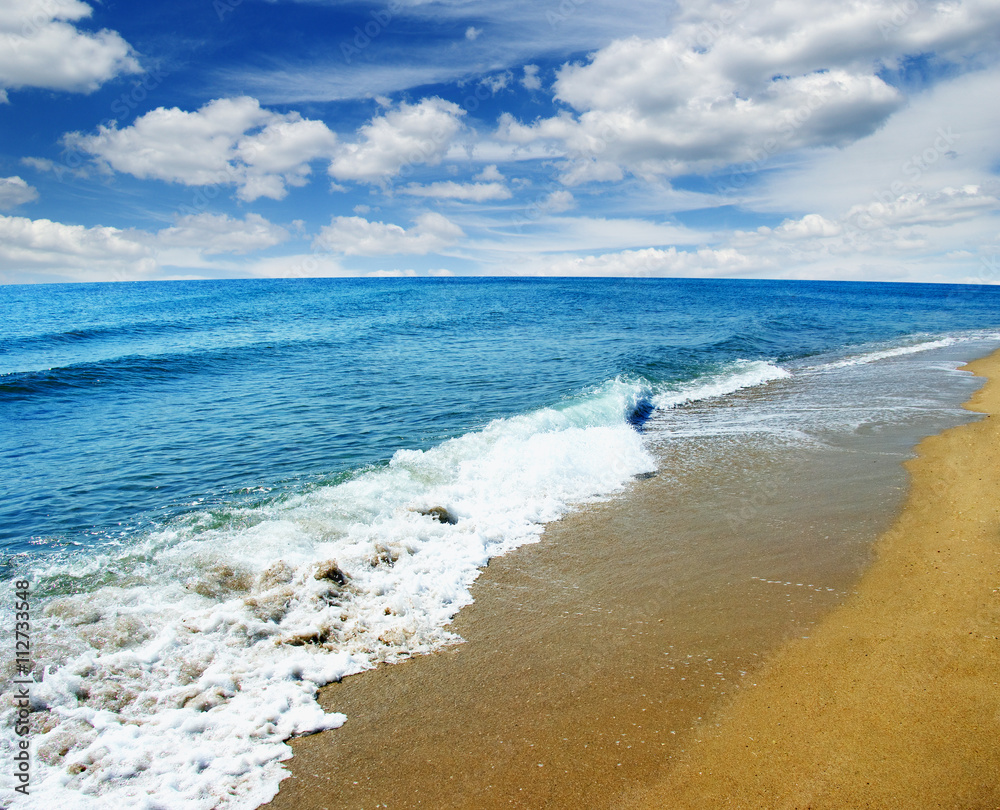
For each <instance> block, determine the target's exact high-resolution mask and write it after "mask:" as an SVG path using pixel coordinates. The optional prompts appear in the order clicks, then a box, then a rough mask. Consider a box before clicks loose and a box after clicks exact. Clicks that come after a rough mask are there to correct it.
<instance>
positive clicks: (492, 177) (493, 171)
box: [473, 164, 504, 183]
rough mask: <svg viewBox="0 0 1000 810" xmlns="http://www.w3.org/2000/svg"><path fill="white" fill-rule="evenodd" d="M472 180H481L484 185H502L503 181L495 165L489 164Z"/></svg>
mask: <svg viewBox="0 0 1000 810" xmlns="http://www.w3.org/2000/svg"><path fill="white" fill-rule="evenodd" d="M473 179H474V180H481V181H483V182H485V183H502V182H503V181H504V176H503V174H501V173H500V170H499V169H498V168H497V167H496V164H491V165H489V166H484V167H483V170H482V171H481V172H480V173H479V174H477V175H476V176H475V177H474V178H473Z"/></svg>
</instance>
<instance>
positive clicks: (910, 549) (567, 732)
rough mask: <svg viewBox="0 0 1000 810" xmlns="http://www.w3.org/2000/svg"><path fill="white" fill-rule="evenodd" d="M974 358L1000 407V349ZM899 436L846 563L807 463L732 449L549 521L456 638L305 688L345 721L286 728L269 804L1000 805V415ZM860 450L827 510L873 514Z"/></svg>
mask: <svg viewBox="0 0 1000 810" xmlns="http://www.w3.org/2000/svg"><path fill="white" fill-rule="evenodd" d="M970 368H971V370H973V371H975V372H977V373H979V374H984V375H985V374H987V373H989V374H991V375H993V376H994V377H995V378H996V379H995V380H994V381H993V382H991V383H989V385H988V386H987V387H986V388H984V389H983V390H982V391H981V392H980V393H979V394H978V395H977V396H976V397H975V398H974V399H973V400H972V403H971V406H972V407H974V408H975V409H977V410H983V411H986V412H988V413H991V414H992V413H998V412H1000V352H998V353H997V354H996V355H994V356H992V357H991V358H987V359H986V360H983V361H978V362H977V363H975V364H972V366H971V367H970ZM918 449H919V453H920V457H919V458H918V459H916V460H914V461H912V462H910V463H909V464H908V466H909V468H910V472H911V474H912V487H911V491H910V495H909V498H908V501H907V506H906V508H905V509H904V510H903V512H902V514H901V515H900V517H899V518H898V519H897V521H896V523H895V525H894V526H893V527H892V528H891V530H889V531H888V532H887V533H886V534H885V535H884V537H883V538H882V540H881V541H880V543H879V544H878V559H877V561H876V562H875V563H874V565H872V566H871V568H870V570H868V572H867V573H866V574H865V575H864V577H863V578H862V579H861V582H860V585H858V587H857V588H854V586H855V585H856V584H857V582H858V577H859V575H860V572H861V570H862V568H863V566H864V564H865V563H866V562H867V560H866V557H865V552H864V551H863V549H862V550H860V551H859V550H858V548H857V547H856V546H855V547H852V546H851V544H850V543H844V542H835V541H836V538H834V539H833V541H831V542H824V543H819V544H817V543H816V542H815V539H816V538H813V537H811V535H810V533H811V532H815V530H816V527H817V526H823V525H825V520H824V515H823V514H822V509H823V507H822V505H821V504H822V499H821V498H818V497H817V498H810V495H809V492H808V487H809V486H810V485H813V486H815V484H810V480H811V479H810V477H809V476H806V475H803V474H801V473H802V472H803V471H801V470H795V469H791V470H787V469H786V470H784V472H783V473H781V471H780V470H771V469H770V468H769V467H768V464H769V462H768V459H766V458H761V459H755V458H753V457H752V454H751V455H749V456H747V455H746V454H744V455H743V456H740V459H741V462H743V463H745V464H746V465H748V466H747V469H745V470H736V471H734V470H733V469H732V465H731V464H730V465H729V466H724V465H714V464H711V463H709V464H706V465H705V468H704V469H698V470H688V473H687V479H684V478H682V479H671V480H664V479H663V478H658V479H653V480H652V481H648V482H642V483H641V485H639V486H637V488H636V491H635V492H633V493H631V494H630V496H629V498H628V499H625V500H624V501H622V500H619V501H612V502H609V503H607V504H602V505H599V506H597V507H595V508H591V509H588V510H584V511H582V512H580V513H577V514H573V515H570V516H569V517H567V518H565V519H564V520H562V521H559V522H558V523H556V524H553V525H552V526H550V527H548V528H547V529H546V533H545V538H544V542H543V543H541V544H539V545H536V546H529V547H524V548H522V549H519V550H518V551H517V552H515V553H513V554H511V555H508V556H507V557H504V558H500V559H498V560H494V561H493V562H492V563H491V564H490V566H489V568H488V569H487V571H486V572H485V573H484V574H483V576H482V577H481V579H480V580H479V581H478V582H477V583H476V586H475V598H476V602H475V604H474V605H472V606H470V607H469V608H467V609H465V610H463V611H462V612H461V613H460V614H459V616H458V617H457V619H456V622H455V628H454V629H455V630H456V631H457V632H459V633H460V634H461V635H462V636H463V637H464V638H465V639H467V641H466V643H465V644H461V645H458V646H456V647H453V648H450V649H447V650H445V651H443V652H441V653H438V654H435V655H431V656H423V657H420V658H416V659H414V660H412V661H410V662H407V663H405V664H400V665H396V666H392V667H386V668H381V669H378V670H375V671H372V672H368V673H364V674H362V675H360V676H356V677H352V678H348V679H346V680H345V681H344V682H343V683H342V684H336V685H333V686H332V687H329V688H328V689H326V690H324V692H323V695H322V702H323V705H324V707H325V708H327V709H328V710H338V711H344V712H345V713H346V714H347V715H348V718H349V719H348V722H347V724H346V725H345V726H344V727H343V728H342V729H339V730H337V731H334V732H332V733H327V734H319V735H315V736H312V737H306V738H303V739H300V740H296V741H294V743H293V748H294V750H295V756H294V758H293V759H292V760H291V762H290V768H291V771H292V774H293V776H292V778H290V779H288V780H286V781H285V782H283V783H282V787H281V791H280V793H279V794H278V796H277V797H276V798H275V800H274V801H273V802H272V804H271V806H272V807H273V808H277V809H278V810H283V809H291V808H294V809H295V810H318V809H319V808H361V807H380V806H382V807H390V808H408V807H427V808H475V809H476V810H480V809H482V810H486V808H494V807H522V808H543V807H551V808H587V810H590V809H591V808H612V807H623V808H624V807H628V808H637V807H656V808H673V807H692V806H693V807H699V808H703V807H730V806H732V807H754V808H756V807H762V808H770V807H830V808H834V807H836V808H853V807H906V808H924V807H938V806H940V807H969V808H971V807H983V808H1000V787H998V785H1000V780H998V778H997V774H1000V744H998V740H1000V697H998V695H1000V687H998V686H997V681H998V680H1000V642H998V641H997V636H998V635H1000V630H998V627H1000V590H998V588H1000V516H998V512H997V506H998V505H997V500H996V496H997V493H998V492H1000V487H998V486H997V485H998V483H1000V464H998V461H1000V458H998V456H1000V422H997V420H996V419H995V418H990V419H984V420H982V421H979V422H977V423H974V424H970V425H965V426H962V427H959V428H956V429H953V430H949V431H946V432H945V433H944V434H942V435H940V436H937V437H933V438H931V439H928V440H925V441H924V442H923V443H922V444H921V445H920V446H919V448H918ZM859 463H860V462H859ZM865 463H870V461H866V462H865ZM810 469H811V468H810ZM779 473H781V474H783V475H785V476H786V478H784V479H780V478H775V476H776V475H778V474H779ZM866 474H867V473H866V470H865V469H864V468H861V467H859V468H858V469H857V470H854V471H852V475H851V482H849V483H848V484H846V485H845V486H846V487H847V488H846V489H845V490H844V493H843V494H844V497H847V498H849V499H850V500H851V502H852V503H854V502H856V503H857V504H858V506H857V514H856V515H853V516H849V519H845V518H844V516H843V515H839V516H838V520H839V521H840V524H841V526H842V529H843V531H844V532H845V533H846V535H845V536H847V535H850V536H853V535H857V536H858V537H864V536H866V532H868V533H869V535H873V534H874V531H875V528H876V525H875V524H878V521H877V520H875V521H874V523H873V522H872V519H870V518H868V517H866V515H868V514H869V513H874V511H876V510H873V508H872V505H871V504H870V503H866V501H865V493H866V492H867V491H868V490H869V489H871V488H870V487H867V483H866V477H865V476H866ZM747 476H751V477H753V478H754V480H757V481H761V480H767V481H772V485H771V489H770V491H769V492H764V493H763V494H760V493H759V492H758V493H755V498H756V501H755V503H756V508H759V509H760V510H761V512H760V513H761V514H764V513H767V514H768V515H771V514H772V511H773V510H771V507H772V506H781V507H782V508H785V509H786V510H790V511H788V513H787V515H786V521H785V523H784V524H782V525H781V526H780V527H777V528H778V529H780V530H776V527H775V525H774V524H773V519H771V518H769V520H772V522H771V523H767V522H766V521H760V520H755V519H754V517H755V516H754V515H749V514H747V512H746V508H745V506H741V504H744V503H745V499H746V491H745V489H742V487H745V481H746V480H747ZM740 482H743V483H740ZM850 487H854V490H853V491H851V490H850ZM796 488H798V489H796ZM693 492H698V493H705V492H710V493H712V495H711V497H712V498H715V499H716V502H715V503H713V504H709V508H706V504H705V502H704V498H702V501H701V503H700V504H699V506H698V509H697V510H696V513H686V512H685V503H686V502H687V500H688V499H689V498H688V496H689V495H690V494H691V493H693ZM790 494H791V497H789V495H790ZM768 499H770V500H772V501H773V504H770V505H769V504H768V503H767V501H768ZM788 504H792V506H789V505H788ZM796 504H798V505H797V506H796ZM741 508H742V510H743V511H742V512H741ZM733 515H737V516H739V521H740V522H739V525H734V523H733ZM713 521H714V522H713ZM866 521H868V522H866ZM758 524H761V525H758ZM765 524H766V525H765ZM886 525H888V522H887V521H886V522H885V523H884V524H879V525H878V526H877V528H879V529H882V528H885V526H886ZM753 531H760V535H759V537H753V536H749V537H748V533H752V532H753ZM668 535H669V536H670V538H671V542H670V543H664V542H662V540H663V538H664V537H665V536H668ZM776 537H781V538H783V540H782V543H783V545H774V543H775V542H776V541H775V540H774V538H776ZM748 539H749V541H750V542H751V544H752V545H753V547H755V548H760V549H763V550H762V551H761V552H760V554H761V556H760V557H759V558H758V559H756V560H755V561H752V562H750V563H747V562H746V560H745V559H744V558H745V555H746V548H747V542H748ZM821 539H823V538H821ZM709 540H710V542H707V541H709ZM870 540H871V536H868V540H866V541H865V543H863V544H862V545H863V546H866V545H867V543H870ZM768 543H770V544H771V545H770V546H769V545H768ZM695 546H696V547H697V552H698V553H697V554H693V553H691V552H692V550H693V549H694V548H695ZM801 547H805V548H806V549H807V552H806V553H802V552H801V551H797V549H800V548H801ZM706 548H710V549H711V551H710V552H707V551H706ZM651 549H657V551H656V552H653V551H651ZM845 549H846V551H845ZM852 549H853V550H852ZM838 550H839V551H838ZM824 554H826V555H827V556H823V555H824ZM695 558H697V559H698V560H699V563H698V565H699V566H700V568H699V569H698V570H695V571H692V570H691V560H692V559H695ZM747 565H750V566H751V568H750V569H749V570H745V569H746V567H747ZM731 571H738V572H739V573H740V576H736V577H733V576H730V574H729V573H728V572H731ZM751 573H754V574H759V575H760V576H751V575H750V574H751ZM779 579H780V580H788V581H791V582H792V583H795V584H796V586H797V587H791V588H783V587H781V588H775V587H774V586H773V584H772V585H765V584H764V583H763V581H764V580H779ZM852 589H853V590H855V593H854V594H853V595H851V596H848V595H847V594H848V593H849V592H850V591H851V590H852ZM820 620H822V621H821V623H820V624H819V625H815V623H816V622H817V621H820ZM804 635H807V636H809V637H808V638H807V639H803V638H802V636H804ZM790 639H794V640H792V641H789V640H790Z"/></svg>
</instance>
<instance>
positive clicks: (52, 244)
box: [0, 216, 157, 283]
mask: <svg viewBox="0 0 1000 810" xmlns="http://www.w3.org/2000/svg"><path fill="white" fill-rule="evenodd" d="M156 269H157V263H156V260H155V258H154V256H153V252H152V250H151V249H150V247H149V246H148V245H146V244H144V243H143V241H142V240H141V239H139V238H136V235H135V234H134V233H131V232H128V231H123V230H120V229H118V228H108V227H100V226H98V227H94V228H86V227H84V226H82V225H64V224H62V223H60V222H53V221H52V220H49V219H27V218H25V217H8V216H0V278H2V279H3V281H5V282H8V283H16V282H23V281H30V280H36V279H38V278H45V279H46V280H61V281H98V280H105V279H108V278H121V279H124V278H145V277H148V276H149V275H150V274H151V273H152V272H154V271H155V270H156Z"/></svg>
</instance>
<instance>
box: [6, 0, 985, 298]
mask: <svg viewBox="0 0 1000 810" xmlns="http://www.w3.org/2000/svg"><path fill="white" fill-rule="evenodd" d="M998 43H1000V0H940V1H939V2H929V0H856V1H854V2H851V1H846V2H829V0H825V1H824V2H819V1H817V0H794V2H793V0H730V2H720V3H716V2H699V1H698V0H677V2H650V1H649V0H635V2H627V3H621V2H612V0H541V1H540V2H524V0H491V2H482V1H481V0H386V1H385V2H383V1H382V0H378V2H371V3H369V2H344V1H343V0H171V2H169V3H136V2H122V0H104V1H103V2H98V0H89V2H84V0H0V283H6V284H20V283H36V282H71V281H140V280H157V279H202V278H246V277H274V278H301V277H329V276H366V275H416V276H442V275H500V276H524V275H533V276H635V277H699V278H714V277H723V278H788V279H842V280H872V281H910V282H957V283H1000V217H998V212H1000V178H998V172H1000V137H998V136H1000V49H998V48H997V44H998Z"/></svg>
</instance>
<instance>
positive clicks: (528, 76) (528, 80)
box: [521, 65, 542, 90]
mask: <svg viewBox="0 0 1000 810" xmlns="http://www.w3.org/2000/svg"><path fill="white" fill-rule="evenodd" d="M521 87H523V88H524V89H525V90H541V89H542V80H541V79H539V78H538V65H525V66H524V76H522V77H521Z"/></svg>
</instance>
